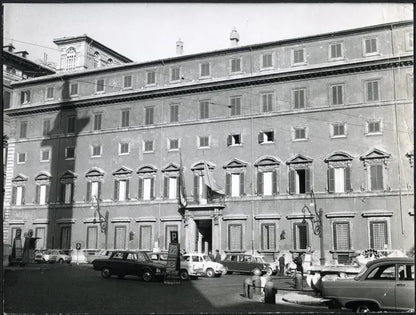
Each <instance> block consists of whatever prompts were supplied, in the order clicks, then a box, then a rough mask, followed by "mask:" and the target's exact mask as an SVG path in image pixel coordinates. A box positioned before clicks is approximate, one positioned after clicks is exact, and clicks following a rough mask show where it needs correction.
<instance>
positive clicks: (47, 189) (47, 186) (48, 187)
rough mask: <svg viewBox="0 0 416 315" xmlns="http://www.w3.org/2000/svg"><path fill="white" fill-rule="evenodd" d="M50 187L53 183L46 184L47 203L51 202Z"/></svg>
mask: <svg viewBox="0 0 416 315" xmlns="http://www.w3.org/2000/svg"><path fill="white" fill-rule="evenodd" d="M50 187H51V185H49V184H48V185H46V191H45V195H46V200H45V201H46V203H49V192H50Z"/></svg>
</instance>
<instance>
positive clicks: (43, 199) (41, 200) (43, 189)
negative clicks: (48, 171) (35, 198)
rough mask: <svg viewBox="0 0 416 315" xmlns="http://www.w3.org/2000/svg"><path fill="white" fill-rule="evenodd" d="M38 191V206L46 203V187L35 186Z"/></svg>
mask: <svg viewBox="0 0 416 315" xmlns="http://www.w3.org/2000/svg"><path fill="white" fill-rule="evenodd" d="M36 188H37V189H39V204H40V205H45V204H46V203H47V201H46V200H47V197H48V196H47V190H48V189H47V186H46V185H38V186H36Z"/></svg>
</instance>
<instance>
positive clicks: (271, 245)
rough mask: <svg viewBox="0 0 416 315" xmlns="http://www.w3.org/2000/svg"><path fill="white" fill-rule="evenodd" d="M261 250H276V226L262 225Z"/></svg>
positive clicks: (271, 224)
mask: <svg viewBox="0 0 416 315" xmlns="http://www.w3.org/2000/svg"><path fill="white" fill-rule="evenodd" d="M261 249H262V250H275V249H276V224H274V223H265V224H262V225H261Z"/></svg>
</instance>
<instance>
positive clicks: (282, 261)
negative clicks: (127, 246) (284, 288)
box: [279, 254, 285, 276]
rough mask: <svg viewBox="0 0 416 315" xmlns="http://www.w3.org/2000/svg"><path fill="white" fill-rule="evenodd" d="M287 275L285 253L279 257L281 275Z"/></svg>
mask: <svg viewBox="0 0 416 315" xmlns="http://www.w3.org/2000/svg"><path fill="white" fill-rule="evenodd" d="M284 275H285V254H283V255H281V256H280V257H279V276H284Z"/></svg>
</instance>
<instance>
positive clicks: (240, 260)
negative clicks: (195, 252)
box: [221, 253, 273, 275]
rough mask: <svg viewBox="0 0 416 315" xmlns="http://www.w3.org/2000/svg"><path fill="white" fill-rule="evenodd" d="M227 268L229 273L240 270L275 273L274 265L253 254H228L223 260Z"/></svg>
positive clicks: (255, 272)
mask: <svg viewBox="0 0 416 315" xmlns="http://www.w3.org/2000/svg"><path fill="white" fill-rule="evenodd" d="M221 263H222V264H223V265H224V267H225V268H226V270H227V273H232V272H240V273H249V274H268V275H271V274H272V273H273V269H272V267H270V265H269V264H268V263H266V262H264V261H261V260H259V259H257V257H256V256H254V257H253V255H251V254H239V253H238V254H237V253H231V254H227V255H226V256H225V258H224V260H222V261H221Z"/></svg>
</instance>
